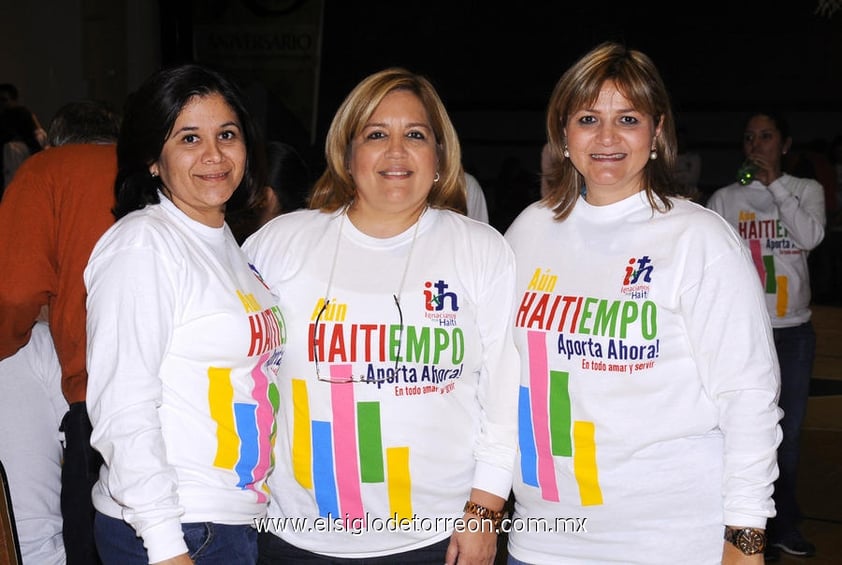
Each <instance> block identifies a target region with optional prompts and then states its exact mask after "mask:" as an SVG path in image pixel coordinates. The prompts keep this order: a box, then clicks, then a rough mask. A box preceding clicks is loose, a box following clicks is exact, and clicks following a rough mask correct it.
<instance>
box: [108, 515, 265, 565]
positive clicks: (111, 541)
mask: <svg viewBox="0 0 842 565" xmlns="http://www.w3.org/2000/svg"><path fill="white" fill-rule="evenodd" d="M181 531H182V532H184V541H185V543H186V544H187V551H188V553H189V554H190V558H191V559H192V560H193V563H195V565H254V564H255V563H257V530H255V529H254V528H252V527H251V526H250V525H245V526H231V525H227V524H217V523H214V522H195V523H190V524H182V525H181ZM94 537H95V538H96V547H97V550H98V551H99V555H100V558H102V562H103V563H104V564H105V565H147V564H148V563H149V557H148V556H147V554H146V548H145V547H143V540H142V539H141V538H139V537H137V534H136V533H135V531H134V528H132V527H131V526H130V525H128V524H127V523H126V522H124V521H123V520H119V519H117V518H112V517H111V516H106V515H105V514H102V513H101V512H97V513H96V518H95V520H94Z"/></svg>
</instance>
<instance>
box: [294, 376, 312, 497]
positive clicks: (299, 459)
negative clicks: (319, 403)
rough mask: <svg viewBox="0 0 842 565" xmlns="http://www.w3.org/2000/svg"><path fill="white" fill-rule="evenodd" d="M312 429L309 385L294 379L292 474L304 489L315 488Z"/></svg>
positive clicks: (301, 380)
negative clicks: (312, 464)
mask: <svg viewBox="0 0 842 565" xmlns="http://www.w3.org/2000/svg"><path fill="white" fill-rule="evenodd" d="M310 427H311V422H310V399H309V395H308V394H307V383H306V382H305V381H304V380H303V379H292V472H293V473H294V474H295V480H296V481H298V483H299V484H300V485H301V486H303V487H304V488H313V473H312V466H311V463H312V461H313V445H312V443H311V442H310Z"/></svg>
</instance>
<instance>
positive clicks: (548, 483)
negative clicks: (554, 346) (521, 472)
mask: <svg viewBox="0 0 842 565" xmlns="http://www.w3.org/2000/svg"><path fill="white" fill-rule="evenodd" d="M526 338H527V344H528V345H527V347H528V349H529V389H530V390H531V391H532V399H531V400H532V427H533V429H534V430H535V447H536V453H537V460H538V465H537V467H538V482H539V484H540V486H541V497H542V498H543V499H544V500H552V501H556V502H557V501H558V500H559V497H558V484H557V483H556V477H555V466H554V464H553V455H552V451H551V447H550V426H549V421H548V420H549V414H548V396H549V391H548V384H547V382H548V380H549V379H548V378H547V374H548V371H547V342H546V334H545V333H544V332H539V331H530V332H528V333H527V336H526Z"/></svg>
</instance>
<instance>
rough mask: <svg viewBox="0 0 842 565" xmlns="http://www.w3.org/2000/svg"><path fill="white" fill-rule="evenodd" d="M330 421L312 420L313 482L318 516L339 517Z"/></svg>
mask: <svg viewBox="0 0 842 565" xmlns="http://www.w3.org/2000/svg"><path fill="white" fill-rule="evenodd" d="M330 427H331V426H330V422H321V421H319V420H313V482H314V483H315V485H314V486H315V491H316V504H317V505H318V506H319V516H324V517H328V516H333V517H339V516H340V514H339V502H338V501H337V499H336V479H335V476H334V474H333V445H332V441H333V440H332V434H331V430H330Z"/></svg>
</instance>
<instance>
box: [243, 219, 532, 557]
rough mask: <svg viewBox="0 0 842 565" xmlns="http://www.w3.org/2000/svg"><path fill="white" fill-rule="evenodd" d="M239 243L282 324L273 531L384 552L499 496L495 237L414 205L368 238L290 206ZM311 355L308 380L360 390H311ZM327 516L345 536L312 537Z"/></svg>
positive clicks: (502, 427) (429, 536)
mask: <svg viewBox="0 0 842 565" xmlns="http://www.w3.org/2000/svg"><path fill="white" fill-rule="evenodd" d="M416 230H417V231H416ZM243 247H244V250H245V251H246V253H247V254H248V255H249V257H250V258H251V259H252V261H253V263H254V264H255V265H256V266H257V268H258V269H260V272H261V273H262V274H263V276H264V278H265V280H266V282H267V283H268V284H269V286H270V288H272V290H273V291H274V292H275V293H276V294H277V295H278V296H279V297H280V300H281V303H280V306H281V309H282V310H283V312H284V316H285V317H286V320H287V322H288V327H289V328H290V330H289V335H288V337H289V341H288V344H287V349H286V356H285V358H284V362H283V364H282V365H281V370H280V373H279V377H280V387H281V410H280V417H279V428H280V429H279V432H278V440H277V444H276V467H275V471H274V473H273V474H272V476H271V477H270V479H269V484H270V486H271V491H272V500H271V503H270V505H269V515H270V516H271V517H273V518H277V519H278V521H275V522H274V523H273V533H275V534H277V535H279V536H280V537H281V538H283V539H284V540H286V541H287V542H289V543H292V544H294V545H296V546H299V547H302V548H304V549H307V550H309V551H313V552H317V553H322V554H328V555H335V556H341V557H366V556H377V555H389V554H393V553H398V552H402V551H409V550H412V549H416V548H419V547H423V546H425V545H429V544H431V543H434V542H436V541H439V540H442V539H444V538H446V537H447V536H449V535H451V534H452V532H453V527H454V522H453V519H455V518H461V517H462V515H463V512H462V510H463V507H464V505H465V502H466V500H467V499H468V497H469V495H470V491H471V489H472V488H478V489H482V490H485V491H488V492H491V493H493V494H496V495H498V496H500V497H502V498H507V497H508V495H509V492H510V488H511V473H512V465H513V464H514V456H515V448H516V433H517V430H516V426H517V422H516V419H517V382H518V358H517V352H516V351H515V349H514V343H513V342H512V339H511V313H512V305H513V300H514V294H513V293H514V258H513V256H512V253H511V249H509V246H508V244H507V243H506V242H505V240H504V239H503V237H502V235H501V234H500V233H498V232H497V231H496V230H495V229H494V228H492V227H491V226H489V225H487V224H483V223H480V222H477V221H474V220H471V219H469V218H466V217H464V216H462V215H460V214H456V213H453V212H449V211H444V210H436V209H428V210H427V211H426V212H425V213H424V214H423V215H422V216H421V218H420V220H419V223H417V224H416V226H413V227H411V228H409V229H408V230H407V231H405V232H404V233H401V234H398V235H396V236H394V237H390V238H383V239H380V238H374V237H370V236H367V235H365V234H364V233H362V232H360V231H359V230H357V229H356V228H355V227H354V225H353V224H352V223H351V221H350V220H349V219H348V218H347V216H346V215H345V214H344V213H342V212H337V213H332V214H328V213H322V212H319V211H316V210H304V211H299V212H293V213H290V214H285V215H283V216H280V217H278V218H276V219H274V220H272V221H271V222H270V223H268V224H267V225H266V226H264V227H263V228H261V229H260V230H259V231H258V232H257V233H256V234H254V235H253V236H251V237H250V238H249V239H248V240H247V241H246V242H245V244H244V246H243ZM395 295H397V296H398V297H399V299H400V308H399V309H398V307H397V306H396V304H395V300H394V298H393V296H395ZM325 299H327V300H329V304H328V307H327V308H326V309H325V310H324V312H322V313H321V316H319V313H320V311H321V310H322V306H323V305H324V301H325ZM317 318H318V324H316V321H317ZM401 324H402V325H403V330H402V332H401ZM314 336H315V337H316V340H315V341H317V342H318V343H314V339H313V337H314ZM314 353H315V354H316V355H318V362H319V372H320V374H321V375H322V377H323V378H324V377H330V376H332V377H333V378H343V377H347V376H348V375H353V376H354V377H361V378H363V379H369V378H371V379H372V382H362V383H353V384H352V383H336V384H332V383H328V382H322V381H319V380H317V378H316V368H315V362H316V358H315V356H314ZM396 367H397V370H395V368H396ZM380 378H382V379H385V380H384V381H382V382H378V380H379V379H380ZM328 517H330V518H333V519H338V520H339V521H340V522H343V523H344V526H345V528H346V531H344V532H340V531H337V529H336V528H335V527H331V529H329V530H327V531H317V530H316V529H315V528H318V527H319V524H320V523H321V524H322V525H324V524H326V523H327V519H328ZM395 518H397V519H398V520H403V519H406V520H408V522H407V523H406V524H407V526H406V528H404V529H403V530H400V529H399V527H398V530H397V531H396V527H395V526H396V524H395ZM445 518H447V519H450V521H449V522H447V521H445V520H444V519H445ZM296 519H301V520H302V525H303V526H304V528H301V527H294V526H293V523H292V521H293V520H296ZM390 519H391V522H389V520H390ZM346 520H347V522H345V521H346ZM436 520H438V521H436ZM390 524H391V526H390ZM331 526H333V522H331ZM308 528H309V529H308ZM347 530H351V531H347Z"/></svg>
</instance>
